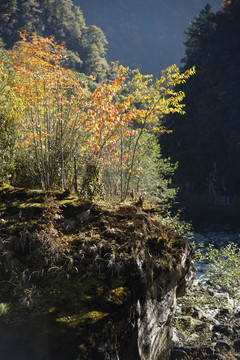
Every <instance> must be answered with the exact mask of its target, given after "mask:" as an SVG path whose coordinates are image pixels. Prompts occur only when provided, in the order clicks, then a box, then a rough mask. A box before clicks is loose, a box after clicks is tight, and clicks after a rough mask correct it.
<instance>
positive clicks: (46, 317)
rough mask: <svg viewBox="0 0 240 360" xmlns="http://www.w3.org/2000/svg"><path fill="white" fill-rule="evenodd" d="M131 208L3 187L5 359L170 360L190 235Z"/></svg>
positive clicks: (1, 330)
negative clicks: (170, 228) (182, 233)
mask: <svg viewBox="0 0 240 360" xmlns="http://www.w3.org/2000/svg"><path fill="white" fill-rule="evenodd" d="M152 210H153V209H147V208H145V209H142V208H139V207H137V206H134V205H132V204H125V205H120V206H115V207H113V206H112V207H106V206H103V205H102V206H100V205H96V204H93V203H90V202H87V201H84V200H82V199H79V198H78V197H76V196H73V195H71V194H68V193H67V192H54V193H43V192H41V191H30V190H24V189H16V188H11V187H2V188H1V189H0V221H1V227H0V234H1V235H0V267H1V269H0V274H1V275H0V281H1V287H0V321H1V322H0V358H4V359H8V360H11V359H14V360H22V359H24V360H32V359H36V360H38V359H39V360H40V359H41V360H43V359H54V360H61V359H64V360H66V359H67V360H71V359H74V360H75V359H89V360H91V359H92V360H98V359H111V360H114V359H119V360H137V359H141V360H157V359H161V360H165V359H166V360H167V359H169V353H170V343H171V339H172V328H171V323H172V318H173V315H174V312H175V307H176V298H177V297H178V296H181V295H182V294H183V293H184V291H185V287H186V285H187V283H188V282H189V280H190V279H191V277H192V274H193V265H192V259H191V255H192V250H191V248H190V246H189V244H188V243H187V241H186V240H185V239H183V238H182V237H180V236H179V235H178V234H176V233H174V232H173V231H172V230H169V229H168V228H167V227H166V226H164V225H162V224H161V223H160V222H159V221H158V220H157V219H156V217H155V216H153V214H152Z"/></svg>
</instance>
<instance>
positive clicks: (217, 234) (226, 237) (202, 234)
mask: <svg viewBox="0 0 240 360" xmlns="http://www.w3.org/2000/svg"><path fill="white" fill-rule="evenodd" d="M194 241H195V244H196V246H198V245H199V244H201V243H203V244H204V247H207V246H208V245H209V244H214V246H215V247H216V248H218V249H219V248H221V247H225V246H227V244H229V243H230V242H232V243H235V244H237V245H239V246H240V231H239V232H232V231H230V230H225V229H223V230H221V229H219V230H216V231H210V230H204V231H199V232H196V233H194ZM206 265H207V263H206V262H205V263H198V262H196V263H195V268H196V275H197V277H200V276H201V275H203V274H204V270H205V267H206Z"/></svg>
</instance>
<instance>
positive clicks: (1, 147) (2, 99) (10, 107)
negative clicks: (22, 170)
mask: <svg viewBox="0 0 240 360" xmlns="http://www.w3.org/2000/svg"><path fill="white" fill-rule="evenodd" d="M14 81H15V79H14V73H13V70H12V67H11V64H10V58H9V55H8V54H7V52H6V50H5V48H4V44H3V42H2V41H1V39H0V183H2V182H9V181H10V178H11V175H12V173H13V171H14V144H15V140H16V133H17V126H16V120H17V116H18V103H17V99H16V97H15V94H14V91H13V85H14Z"/></svg>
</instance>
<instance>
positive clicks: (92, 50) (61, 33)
mask: <svg viewBox="0 0 240 360" xmlns="http://www.w3.org/2000/svg"><path fill="white" fill-rule="evenodd" d="M0 13H1V15H0V37H1V38H2V39H3V41H4V43H5V44H6V46H7V48H8V49H9V48H12V47H13V45H14V44H15V43H16V42H17V41H19V31H22V30H27V31H28V32H36V33H38V34H39V35H42V36H43V37H50V36H52V35H53V36H54V37H55V39H56V41H57V42H58V43H62V42H65V43H66V47H67V50H66V52H65V60H64V61H65V62H66V65H67V66H69V67H71V68H72V69H75V70H77V71H81V72H83V73H85V74H87V75H94V76H97V79H98V81H101V80H102V79H103V78H104V77H105V76H106V71H107V68H108V65H107V62H106V59H105V57H104V55H105V52H106V45H107V40H106V38H105V35H104V34H103V32H102V31H101V29H99V28H98V27H96V26H94V25H91V26H89V27H87V26H86V24H85V19H84V17H83V14H82V11H81V10H80V8H79V7H78V6H74V5H73V3H72V1H71V0H47V1H39V0H34V1H30V0H20V1H19V0H18V1H16V0H11V1H8V0H4V1H1V5H0Z"/></svg>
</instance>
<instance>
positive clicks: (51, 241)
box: [35, 197, 69, 261]
mask: <svg viewBox="0 0 240 360" xmlns="http://www.w3.org/2000/svg"><path fill="white" fill-rule="evenodd" d="M45 207H46V208H45V210H44V212H43V215H42V221H41V230H40V231H38V232H36V233H35V240H37V241H38V242H40V244H41V248H42V253H43V254H45V255H46V258H48V259H50V258H51V261H53V259H57V258H59V256H60V255H62V254H64V253H66V252H68V251H69V244H68V242H67V241H66V240H65V239H64V236H63V233H62V232H61V230H60V229H59V228H58V225H57V220H59V219H61V218H62V215H61V210H60V208H59V205H58V204H57V202H55V201H54V198H52V197H50V198H47V200H46V201H45ZM49 255H50V256H49Z"/></svg>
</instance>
